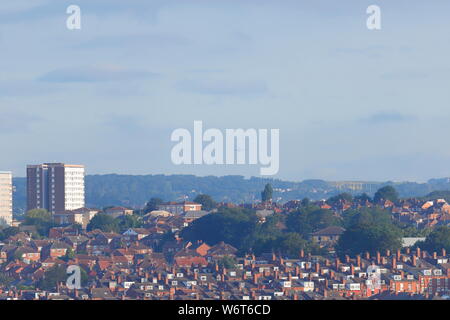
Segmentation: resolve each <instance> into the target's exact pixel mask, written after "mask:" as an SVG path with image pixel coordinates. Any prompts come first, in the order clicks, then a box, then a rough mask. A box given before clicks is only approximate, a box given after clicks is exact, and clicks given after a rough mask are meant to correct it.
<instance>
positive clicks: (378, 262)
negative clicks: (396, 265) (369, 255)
mask: <svg viewBox="0 0 450 320" xmlns="http://www.w3.org/2000/svg"><path fill="white" fill-rule="evenodd" d="M380 264H381V255H380V251H377V265H380Z"/></svg>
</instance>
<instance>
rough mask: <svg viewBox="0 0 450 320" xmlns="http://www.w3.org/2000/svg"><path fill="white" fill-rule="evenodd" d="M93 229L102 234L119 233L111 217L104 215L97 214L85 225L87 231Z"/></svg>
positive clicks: (117, 226) (116, 224) (115, 222)
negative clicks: (100, 231) (98, 230)
mask: <svg viewBox="0 0 450 320" xmlns="http://www.w3.org/2000/svg"><path fill="white" fill-rule="evenodd" d="M95 229H100V230H102V231H103V232H119V225H118V223H117V221H116V220H115V219H114V218H113V217H111V216H109V215H107V214H105V213H98V214H96V215H95V217H94V218H92V220H91V221H90V222H89V224H88V225H87V231H92V230H95Z"/></svg>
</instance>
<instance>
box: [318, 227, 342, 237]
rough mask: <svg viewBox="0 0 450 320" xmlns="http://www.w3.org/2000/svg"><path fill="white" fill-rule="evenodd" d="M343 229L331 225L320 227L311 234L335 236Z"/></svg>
mask: <svg viewBox="0 0 450 320" xmlns="http://www.w3.org/2000/svg"><path fill="white" fill-rule="evenodd" d="M344 231H345V229H344V228H342V227H337V226H331V227H327V228H324V229H321V230H319V231H316V232H314V233H313V234H312V235H313V236H335V235H341V234H343V233H344Z"/></svg>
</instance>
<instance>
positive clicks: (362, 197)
mask: <svg viewBox="0 0 450 320" xmlns="http://www.w3.org/2000/svg"><path fill="white" fill-rule="evenodd" d="M354 200H355V201H357V202H359V203H361V204H364V203H366V202H372V198H370V197H369V195H368V194H367V193H363V194H360V195H357V196H356V197H355V198H354Z"/></svg>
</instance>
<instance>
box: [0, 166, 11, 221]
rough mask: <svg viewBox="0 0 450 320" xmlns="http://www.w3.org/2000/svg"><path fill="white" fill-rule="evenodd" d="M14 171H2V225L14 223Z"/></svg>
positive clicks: (0, 212)
mask: <svg viewBox="0 0 450 320" xmlns="http://www.w3.org/2000/svg"><path fill="white" fill-rule="evenodd" d="M12 193H13V186H12V173H11V172H9V171H0V225H8V226H10V225H11V224H12V219H13V205H12V203H13V200H12Z"/></svg>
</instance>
